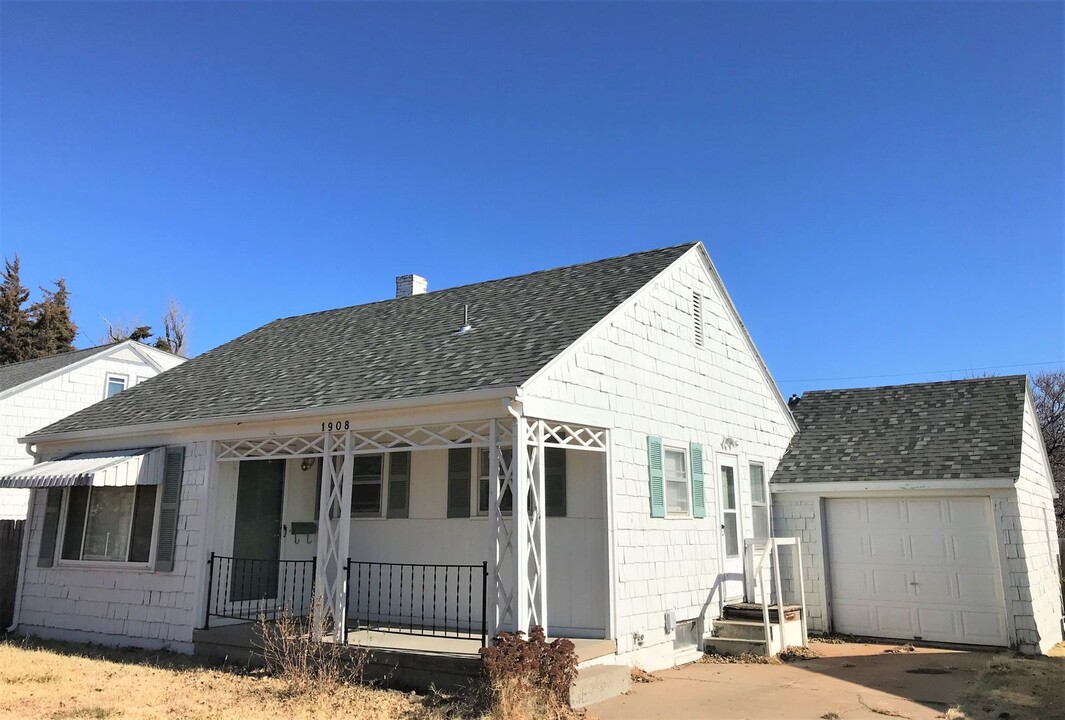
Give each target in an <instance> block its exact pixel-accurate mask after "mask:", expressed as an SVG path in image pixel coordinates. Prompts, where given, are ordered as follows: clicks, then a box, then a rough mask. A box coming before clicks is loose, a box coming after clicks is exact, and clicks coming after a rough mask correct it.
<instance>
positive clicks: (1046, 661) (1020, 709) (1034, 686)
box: [952, 654, 1065, 720]
mask: <svg viewBox="0 0 1065 720" xmlns="http://www.w3.org/2000/svg"><path fill="white" fill-rule="evenodd" d="M1062 674H1065V658H1061V657H1026V656H1020V655H1007V654H1002V655H996V656H994V657H993V658H991V659H990V660H989V661H988V663H987V666H986V667H985V668H984V669H983V671H982V672H981V673H980V674H979V676H977V678H976V680H975V681H974V682H973V685H972V687H971V688H970V689H969V691H968V692H966V693H965V694H964V695H962V696H961V698H959V703H958V707H957V708H952V710H955V711H956V712H957V713H959V714H958V715H957V716H956V717H960V718H966V719H967V720H998V719H999V718H1010V720H1050V719H1051V718H1062V717H1065V684H1063V683H1062V682H1061V677H1062Z"/></svg>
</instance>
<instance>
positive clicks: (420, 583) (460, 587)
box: [344, 560, 488, 647]
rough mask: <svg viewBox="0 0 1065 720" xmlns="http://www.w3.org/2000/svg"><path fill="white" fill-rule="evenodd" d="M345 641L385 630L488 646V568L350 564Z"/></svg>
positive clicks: (379, 563) (482, 566)
mask: <svg viewBox="0 0 1065 720" xmlns="http://www.w3.org/2000/svg"><path fill="white" fill-rule="evenodd" d="M345 573H346V577H345V580H346V583H347V585H346V586H347V589H348V600H347V617H346V619H345V623H344V640H345V642H347V639H348V632H349V631H351V630H384V631H387V632H398V633H406V634H409V635H425V636H437V637H457V638H462V637H467V638H476V637H478V636H479V637H480V639H481V646H482V647H483V646H484V645H485V644H486V643H487V642H488V615H487V605H488V563H487V562H483V563H481V564H480V565H419V564H414V563H386V562H365V561H360V560H348V562H347V565H346V566H345Z"/></svg>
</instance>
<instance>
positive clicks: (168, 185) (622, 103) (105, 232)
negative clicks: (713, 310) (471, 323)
mask: <svg viewBox="0 0 1065 720" xmlns="http://www.w3.org/2000/svg"><path fill="white" fill-rule="evenodd" d="M1063 38H1065V24H1063V6H1062V4H1059V3H1032V4H1025V3H1001V4H1000V3H986V4H985V3H970V4H962V3H955V4H947V3H766V4H763V3H705V4H668V3H656V4H494V5H486V4H444V3H440V4H354V3H351V4H342V3H330V4H317V5H309V4H284V3H274V4H251V3H229V4H200V3H180V4H151V3H139V4H138V3H120V4H98V3H92V4H58V3H47V4H46V3H30V4H20V3H14V2H5V3H3V4H0V253H2V254H3V255H5V256H9V257H10V256H11V255H13V254H15V253H19V254H20V255H21V256H22V260H23V279H24V281H25V282H26V283H27V284H30V285H33V286H36V285H38V284H41V283H45V282H47V281H49V280H51V279H54V278H55V277H57V276H59V275H64V276H65V277H66V279H67V282H68V285H69V287H70V290H71V292H72V303H73V306H74V312H75V321H76V322H77V323H78V324H79V325H80V326H81V328H82V335H81V336H80V337H79V341H78V344H79V345H82V346H87V345H91V344H95V341H97V340H98V339H99V337H100V336H101V335H102V334H103V332H104V324H103V322H102V320H101V319H100V318H101V316H103V317H107V318H110V319H112V320H116V319H121V320H130V319H134V318H138V319H140V320H141V321H143V322H146V323H154V324H156V325H158V324H159V323H158V320H157V318H158V316H159V315H160V314H161V312H162V311H163V309H164V308H165V305H166V304H167V302H168V300H169V299H171V298H174V299H177V300H178V301H179V302H180V304H181V305H182V306H183V307H184V308H185V309H186V310H187V311H188V312H189V314H190V315H191V327H190V333H191V342H192V350H193V352H194V353H196V352H202V351H204V350H207V349H209V348H211V347H214V346H216V345H218V344H220V343H222V342H225V341H226V340H229V339H231V338H233V337H236V336H237V335H239V334H241V333H243V332H246V331H248V330H250V329H252V328H255V327H257V326H259V325H261V324H263V323H265V322H268V321H270V320H272V319H274V318H276V317H281V316H287V315H295V314H299V313H304V312H310V311H315V310H320V309H324V308H332V307H339V306H343V305H351V304H356V303H361V302H366V301H371V300H377V299H383V298H387V297H390V296H391V295H392V293H393V278H394V276H395V275H398V274H403V273H407V272H416V273H419V274H422V275H426V276H428V278H429V282H430V288H442V287H447V286H452V285H458V284H463V283H467V282H474V281H478V280H483V279H490V278H495V277H501V276H505V275H512V274H518V273H521V272H526V271H530V270H536V269H541V268H545V267H552V266H557V265H564V264H569V263H574V262H582V261H586V260H593V259H598V258H601V257H607V256H611V255H618V254H624V253H628V252H633V251H637V250H642V249H647V248H652V247H660V246H665V245H673V244H677V243H681V242H686V241H689V240H702V241H703V242H705V243H706V245H707V246H708V248H709V250H710V253H711V256H712V257H713V259H714V261H715V263H716V264H717V266H718V269H719V270H720V272H721V274H722V276H723V277H724V280H725V283H726V284H727V286H728V288H729V291H730V292H731V294H732V296H733V298H734V300H735V301H736V304H737V306H738V307H739V309H740V312H741V314H742V315H743V318H744V320H745V321H746V323H747V325H748V327H749V329H750V331H751V332H752V334H753V336H754V338H755V342H756V343H757V344H758V346H759V348H760V349H761V351H762V354H763V355H764V356H765V358H766V361H767V362H768V364H769V366H770V369H771V370H772V372H773V374H774V375H775V376H776V378H777V379H778V380H779V381H780V385H781V388H782V390H783V391H784V392H785V393H786V394H790V393H791V392H801V391H802V390H804V389H812V388H817V387H834V386H849V385H868V384H886V383H894V382H908V381H918V380H922V379H940V378H946V377H951V376H954V377H959V376H964V375H965V372H964V371H963V369H966V368H984V367H990V366H1017V367H1015V368H1002V369H1001V370H1000V371H1001V372H1013V371H1016V372H1023V371H1025V370H1027V369H1033V370H1038V369H1045V368H1047V367H1052V366H1047V365H1037V363H1047V362H1052V361H1062V360H1065V287H1063V283H1065V249H1063V248H1065V239H1063V238H1065V227H1063V222H1065V210H1063V195H1065V180H1063V175H1065V173H1063V138H1065V123H1063V108H1065V76H1063V56H1065V53H1063ZM940 370H955V371H961V372H953V373H936V372H932V371H940ZM871 376H885V377H871Z"/></svg>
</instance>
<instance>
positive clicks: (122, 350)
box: [0, 341, 184, 520]
mask: <svg viewBox="0 0 1065 720" xmlns="http://www.w3.org/2000/svg"><path fill="white" fill-rule="evenodd" d="M181 362H184V358H180V357H178V356H176V355H172V354H170V353H168V352H163V351H161V350H156V349H155V348H153V347H148V346H147V345H144V344H142V343H138V342H133V341H126V342H122V343H116V344H114V345H101V346H99V347H94V348H88V349H85V350H75V351H73V352H68V353H61V354H59V355H53V356H51V357H46V358H39V359H37V360H27V361H25V362H19V363H11V364H9V365H0V475H6V474H8V473H11V472H14V471H16V470H22V469H24V468H28V467H30V466H31V465H33V463H34V459H33V456H32V455H30V454H29V453H28V452H27V450H26V446H25V445H23V444H22V443H20V442H19V438H21V437H23V436H25V435H29V434H30V433H31V432H33V431H34V430H39V429H41V428H43V427H44V426H46V425H49V424H51V423H54V422H55V421H56V420H59V419H60V418H63V417H66V416H67V415H70V414H71V413H73V412H76V411H78V410H81V409H82V408H85V407H88V406H89V405H92V404H93V403H97V402H100V401H101V400H103V399H104V398H107V397H110V396H111V395H114V394H116V393H118V392H121V391H122V390H125V389H126V388H128V387H132V386H134V385H136V384H137V383H140V382H143V381H145V380H147V379H148V378H151V377H154V376H155V375H157V374H159V373H160V372H162V371H164V370H167V369H169V368H172V367H174V366H175V365H178V364H179V363H181ZM29 496H30V493H29V491H28V490H14V489H0V520H22V519H24V518H25V517H26V510H27V506H28V502H29Z"/></svg>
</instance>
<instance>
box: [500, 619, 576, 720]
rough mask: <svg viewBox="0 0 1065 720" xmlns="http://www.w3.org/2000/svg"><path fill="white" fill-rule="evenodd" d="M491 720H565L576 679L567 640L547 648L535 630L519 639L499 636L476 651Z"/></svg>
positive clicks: (571, 648)
mask: <svg viewBox="0 0 1065 720" xmlns="http://www.w3.org/2000/svg"><path fill="white" fill-rule="evenodd" d="M481 657H482V659H483V661H484V662H483V665H484V673H485V681H486V684H487V689H488V694H489V698H490V703H491V710H490V717H492V718H494V719H495V720H522V719H524V718H532V717H536V718H542V717H548V718H566V717H569V716H570V715H571V711H570V709H569V691H570V688H572V687H573V683H574V682H576V679H577V652H576V649H575V648H574V646H573V643H572V642H570V641H569V640H563V639H560V640H554V641H552V642H547V637H546V636H545V635H544V629H543V628H542V627H540V626H539V625H537V626H536V627H534V628H533V629H532V632H530V633H529V638H528V639H527V640H526V639H525V633H523V632H520V631H519V632H516V633H513V634H512V633H500V634H499V635H497V636H496V637H494V638H493V639H492V646H491V647H487V648H483V649H482V650H481Z"/></svg>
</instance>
